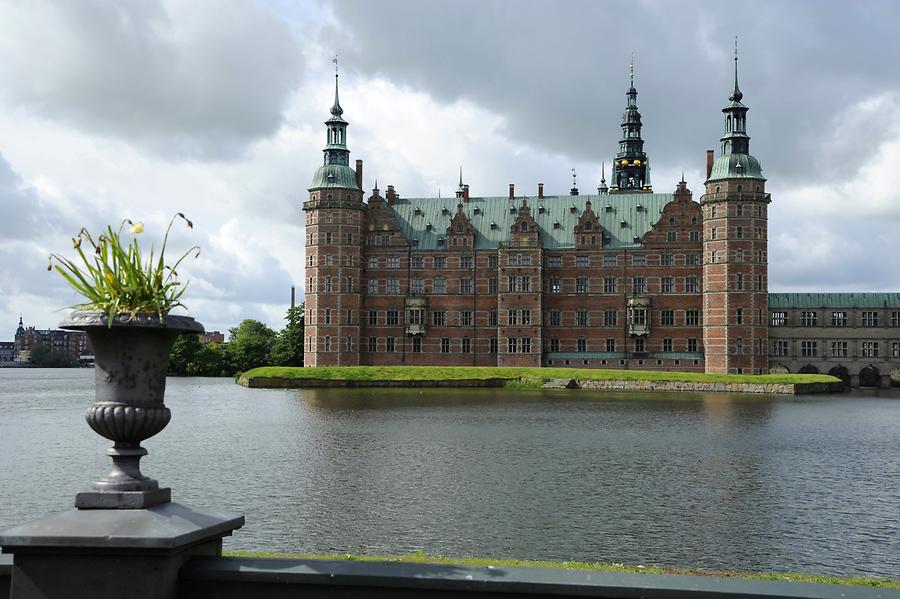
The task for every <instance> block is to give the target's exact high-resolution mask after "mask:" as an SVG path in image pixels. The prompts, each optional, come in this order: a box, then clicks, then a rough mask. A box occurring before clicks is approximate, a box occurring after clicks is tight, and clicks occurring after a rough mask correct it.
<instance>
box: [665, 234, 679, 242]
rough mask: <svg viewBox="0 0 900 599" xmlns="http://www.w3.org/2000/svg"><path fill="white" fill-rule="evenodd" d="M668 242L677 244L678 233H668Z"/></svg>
mask: <svg viewBox="0 0 900 599" xmlns="http://www.w3.org/2000/svg"><path fill="white" fill-rule="evenodd" d="M666 241H667V242H668V243H675V242H676V241H678V231H666Z"/></svg>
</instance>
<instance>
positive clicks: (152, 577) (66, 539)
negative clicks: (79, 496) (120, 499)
mask: <svg viewBox="0 0 900 599" xmlns="http://www.w3.org/2000/svg"><path fill="white" fill-rule="evenodd" d="M243 525H244V517H243V516H241V515H238V514H229V513H218V512H199V511H195V510H193V509H192V508H189V507H187V506H184V505H181V504H178V503H164V504H161V505H157V506H154V507H151V508H147V509H113V510H103V509H94V510H71V511H68V512H62V513H59V514H54V515H52V516H48V517H46V518H42V519H40V520H36V521H34V522H29V523H28V524H23V525H21V526H17V527H15V528H11V529H9V530H6V531H4V532H2V533H0V545H2V547H3V552H4V553H12V554H13V560H14V562H13V564H14V565H13V576H12V589H11V590H12V593H11V595H10V598H11V599H55V598H66V599H81V598H84V599H88V598H90V599H113V598H116V599H119V598H122V597H125V598H126V599H163V598H165V599H174V598H175V597H176V596H177V585H178V571H179V570H180V568H181V566H182V564H183V563H184V562H185V561H186V560H187V559H188V558H190V557H192V556H195V555H207V556H218V555H221V553H222V538H223V537H225V536H228V535H231V533H232V532H233V531H234V530H235V529H238V528H240V527H241V526H243Z"/></svg>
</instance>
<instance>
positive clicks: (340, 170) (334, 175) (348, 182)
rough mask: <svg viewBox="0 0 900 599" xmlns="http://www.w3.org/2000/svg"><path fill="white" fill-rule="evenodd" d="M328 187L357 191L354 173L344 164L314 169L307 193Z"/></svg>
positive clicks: (327, 165)
mask: <svg viewBox="0 0 900 599" xmlns="http://www.w3.org/2000/svg"><path fill="white" fill-rule="evenodd" d="M330 175H331V176H330ZM330 187H340V188H344V189H359V187H358V186H357V185H356V171H354V170H353V169H352V168H350V167H349V166H347V165H344V164H326V165H324V166H320V167H319V168H317V169H316V174H315V175H314V176H313V180H312V183H310V184H309V191H312V190H313V189H321V188H330Z"/></svg>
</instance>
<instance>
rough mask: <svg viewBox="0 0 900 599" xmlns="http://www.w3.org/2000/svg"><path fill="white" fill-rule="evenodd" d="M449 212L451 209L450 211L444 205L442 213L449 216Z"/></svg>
mask: <svg viewBox="0 0 900 599" xmlns="http://www.w3.org/2000/svg"><path fill="white" fill-rule="evenodd" d="M449 213H450V211H449V210H447V208H446V207H444V208H441V214H442V215H443V216H447V215H448V214H449Z"/></svg>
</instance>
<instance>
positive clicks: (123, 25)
mask: <svg viewBox="0 0 900 599" xmlns="http://www.w3.org/2000/svg"><path fill="white" fill-rule="evenodd" d="M3 12H4V13H6V14H4V20H5V21H6V25H7V26H8V27H9V28H10V31H7V32H6V34H5V35H7V39H6V41H5V42H4V43H3V48H5V52H4V60H3V65H2V66H0V82H2V86H0V93H2V94H3V96H5V98H6V99H7V101H9V102H11V103H13V104H14V105H17V106H21V107H23V108H24V109H25V110H26V111H28V112H32V113H37V114H40V115H42V116H45V117H48V118H51V119H54V120H57V121H60V122H63V123H65V124H68V125H70V126H74V127H77V128H79V129H82V130H85V131H88V132H91V133H98V134H102V135H107V136H112V137H116V138H119V139H123V140H126V141H128V142H133V143H138V144H140V145H142V146H144V147H147V148H150V149H151V150H153V151H154V152H156V153H157V154H159V155H162V156H165V157H168V158H176V157H180V156H190V157H200V158H210V157H212V158H219V157H229V156H233V155H235V154H237V153H239V152H241V151H242V150H243V149H244V147H245V146H246V144H247V143H249V142H251V141H253V140H255V139H258V138H260V137H264V136H267V135H270V134H271V133H273V132H274V131H276V130H277V129H278V127H279V126H280V124H281V122H282V109H283V105H284V103H285V101H286V99H287V97H288V95H289V93H290V91H291V90H292V89H293V88H294V87H295V86H296V85H297V83H298V81H299V78H300V75H301V68H302V59H301V56H300V51H299V48H298V46H297V44H296V42H295V40H294V38H293V36H292V34H291V32H290V29H289V27H288V26H287V24H285V23H284V22H282V21H280V20H278V19H277V18H275V17H274V16H273V15H271V14H270V13H268V12H267V11H265V10H263V9H261V8H260V7H257V6H255V5H254V4H252V3H249V2H247V3H237V2H211V1H200V0H189V1H186V2H179V3H163V2H162V1H159V0H144V1H141V2H137V1H135V2H123V3H109V2H91V1H88V2H68V1H65V0H61V1H59V2H50V1H46V0H45V1H42V2H34V3H31V2H29V3H27V4H23V5H21V6H18V7H16V6H7V7H6V9H5V10H4V11H3Z"/></svg>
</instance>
